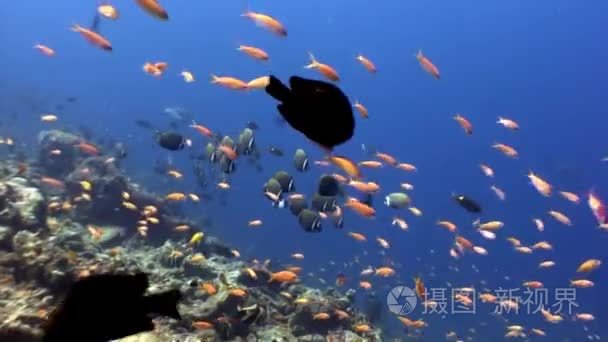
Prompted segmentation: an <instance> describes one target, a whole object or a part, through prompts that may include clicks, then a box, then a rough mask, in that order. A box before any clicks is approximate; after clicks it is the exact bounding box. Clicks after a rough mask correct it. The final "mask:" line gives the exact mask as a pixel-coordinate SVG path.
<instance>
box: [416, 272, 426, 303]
mask: <svg viewBox="0 0 608 342" xmlns="http://www.w3.org/2000/svg"><path fill="white" fill-rule="evenodd" d="M414 284H415V288H416V295H417V296H418V298H420V299H422V301H423V302H426V296H427V293H426V287H425V286H424V282H422V278H420V277H416V278H414Z"/></svg>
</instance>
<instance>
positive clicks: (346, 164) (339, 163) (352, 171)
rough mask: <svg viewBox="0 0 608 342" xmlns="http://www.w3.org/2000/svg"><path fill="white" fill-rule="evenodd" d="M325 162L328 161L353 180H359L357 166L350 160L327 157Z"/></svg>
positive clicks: (339, 157)
mask: <svg viewBox="0 0 608 342" xmlns="http://www.w3.org/2000/svg"><path fill="white" fill-rule="evenodd" d="M327 160H329V161H330V162H331V163H332V164H334V165H335V166H336V167H338V168H340V169H342V170H343V171H344V172H346V174H348V175H349V176H350V177H352V178H354V179H360V178H361V170H359V167H358V166H357V164H355V162H353V161H352V160H350V159H348V158H346V157H342V156H329V157H327Z"/></svg>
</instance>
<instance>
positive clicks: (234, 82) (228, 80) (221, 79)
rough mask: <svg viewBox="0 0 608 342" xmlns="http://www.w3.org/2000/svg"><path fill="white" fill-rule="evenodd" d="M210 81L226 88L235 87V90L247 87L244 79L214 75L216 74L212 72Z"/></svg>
mask: <svg viewBox="0 0 608 342" xmlns="http://www.w3.org/2000/svg"><path fill="white" fill-rule="evenodd" d="M211 83H212V84H219V85H221V86H223V87H226V88H228V89H235V90H246V89H248V87H247V83H246V82H245V81H242V80H239V79H238V78H235V77H230V76H216V75H213V74H212V75H211Z"/></svg>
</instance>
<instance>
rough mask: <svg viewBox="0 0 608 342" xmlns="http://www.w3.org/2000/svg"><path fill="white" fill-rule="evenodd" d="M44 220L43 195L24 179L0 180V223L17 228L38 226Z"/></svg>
mask: <svg viewBox="0 0 608 342" xmlns="http://www.w3.org/2000/svg"><path fill="white" fill-rule="evenodd" d="M45 222H46V206H45V201H44V197H43V196H42V193H41V192H40V191H39V190H38V188H35V187H31V186H28V183H27V181H26V180H25V179H23V178H20V177H15V178H12V179H9V180H8V181H5V182H0V224H1V225H8V226H11V227H15V228H19V229H34V228H40V227H41V226H43V225H44V223H45Z"/></svg>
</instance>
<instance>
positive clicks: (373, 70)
mask: <svg viewBox="0 0 608 342" xmlns="http://www.w3.org/2000/svg"><path fill="white" fill-rule="evenodd" d="M355 58H356V59H357V60H358V61H359V63H361V65H363V67H364V68H365V69H367V71H369V72H371V73H372V74H375V73H376V72H377V71H378V70H377V69H376V65H375V64H374V63H373V62H372V61H370V60H369V59H368V58H367V57H365V56H363V55H357V57H355Z"/></svg>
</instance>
